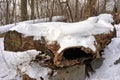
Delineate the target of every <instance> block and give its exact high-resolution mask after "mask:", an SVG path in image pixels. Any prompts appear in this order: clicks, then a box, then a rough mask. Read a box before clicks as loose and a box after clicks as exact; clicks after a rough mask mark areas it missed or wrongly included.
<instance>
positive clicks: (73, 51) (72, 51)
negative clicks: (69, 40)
mask: <svg viewBox="0 0 120 80" xmlns="http://www.w3.org/2000/svg"><path fill="white" fill-rule="evenodd" d="M89 56H91V55H90V54H87V53H85V52H84V51H82V50H81V49H80V48H68V49H66V50H65V51H64V53H63V57H64V58H65V59H68V60H74V59H79V58H81V57H89Z"/></svg>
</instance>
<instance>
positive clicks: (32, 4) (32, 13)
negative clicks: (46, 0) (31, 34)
mask: <svg viewBox="0 0 120 80" xmlns="http://www.w3.org/2000/svg"><path fill="white" fill-rule="evenodd" d="M34 3H35V1H34V0H31V4H30V6H31V19H35V14H34V12H35V10H34Z"/></svg>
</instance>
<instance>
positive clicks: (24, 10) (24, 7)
mask: <svg viewBox="0 0 120 80" xmlns="http://www.w3.org/2000/svg"><path fill="white" fill-rule="evenodd" d="M27 19H28V14H27V0H21V21H25V20H27Z"/></svg>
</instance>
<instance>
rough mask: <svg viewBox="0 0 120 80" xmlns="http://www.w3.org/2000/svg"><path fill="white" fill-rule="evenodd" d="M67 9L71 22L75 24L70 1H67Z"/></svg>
mask: <svg viewBox="0 0 120 80" xmlns="http://www.w3.org/2000/svg"><path fill="white" fill-rule="evenodd" d="M66 8H67V10H68V13H69V15H68V16H69V17H70V18H71V20H70V22H73V16H72V11H71V9H70V6H69V0H66Z"/></svg>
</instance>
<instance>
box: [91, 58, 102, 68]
mask: <svg viewBox="0 0 120 80" xmlns="http://www.w3.org/2000/svg"><path fill="white" fill-rule="evenodd" d="M103 61H104V58H102V57H101V58H96V59H94V60H93V61H92V62H91V66H92V68H93V70H95V69H98V68H100V67H101V66H102V64H103Z"/></svg>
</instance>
